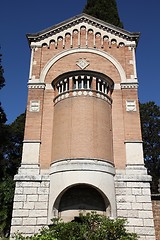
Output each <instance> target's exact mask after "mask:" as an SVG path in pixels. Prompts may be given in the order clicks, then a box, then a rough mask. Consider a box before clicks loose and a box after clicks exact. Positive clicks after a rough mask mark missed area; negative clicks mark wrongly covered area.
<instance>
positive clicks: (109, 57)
mask: <svg viewBox="0 0 160 240" xmlns="http://www.w3.org/2000/svg"><path fill="white" fill-rule="evenodd" d="M74 53H94V54H97V55H99V56H101V57H104V58H105V59H107V60H108V61H110V62H111V63H112V64H113V65H114V66H115V68H116V69H117V71H118V73H119V75H120V79H121V83H125V82H127V78H126V73H125V71H124V69H123V67H122V66H121V64H120V63H119V62H118V61H117V60H116V59H115V58H114V57H113V56H112V55H110V54H109V53H107V52H104V51H101V50H97V49H89V48H88V49H86V48H78V49H70V50H66V51H63V52H61V53H59V54H57V55H56V56H54V57H53V58H51V59H50V60H49V61H48V62H47V63H46V65H45V66H44V68H43V69H42V72H41V75H40V79H39V80H40V83H44V81H45V77H46V75H47V73H48V71H49V69H50V68H51V67H52V66H53V65H54V64H55V63H56V62H57V61H58V60H60V59H61V58H63V57H65V56H68V55H71V54H74Z"/></svg>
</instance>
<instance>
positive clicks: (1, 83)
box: [0, 54, 5, 89]
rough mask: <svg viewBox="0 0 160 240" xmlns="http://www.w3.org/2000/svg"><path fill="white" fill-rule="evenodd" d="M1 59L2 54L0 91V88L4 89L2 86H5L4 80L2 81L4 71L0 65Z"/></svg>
mask: <svg viewBox="0 0 160 240" xmlns="http://www.w3.org/2000/svg"><path fill="white" fill-rule="evenodd" d="M1 59H2V54H0V89H1V88H2V87H4V85H5V79H4V76H3V74H4V70H3V67H2V64H1V62H2V60H1Z"/></svg>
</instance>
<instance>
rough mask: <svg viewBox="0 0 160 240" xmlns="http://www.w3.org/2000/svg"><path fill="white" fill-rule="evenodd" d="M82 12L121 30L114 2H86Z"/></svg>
mask: <svg viewBox="0 0 160 240" xmlns="http://www.w3.org/2000/svg"><path fill="white" fill-rule="evenodd" d="M83 12H84V13H86V14H89V15H91V16H93V17H96V18H98V19H101V20H103V21H105V22H107V23H110V24H113V25H115V26H117V27H121V28H123V24H122V22H121V21H120V18H119V15H118V9H117V4H116V0H98V1H97V0H88V1H87V4H86V6H85V8H84V10H83Z"/></svg>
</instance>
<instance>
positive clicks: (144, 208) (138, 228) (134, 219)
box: [115, 166, 155, 240]
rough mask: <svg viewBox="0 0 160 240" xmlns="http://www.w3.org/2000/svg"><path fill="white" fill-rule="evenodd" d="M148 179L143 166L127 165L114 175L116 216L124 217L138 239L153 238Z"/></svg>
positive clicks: (146, 239) (129, 228)
mask: <svg viewBox="0 0 160 240" xmlns="http://www.w3.org/2000/svg"><path fill="white" fill-rule="evenodd" d="M150 181H151V177H150V176H148V175H147V172H146V169H145V168H144V167H143V166H127V167H126V170H125V171H122V172H120V171H117V174H116V176H115V188H116V202H117V217H121V218H126V219H127V221H128V223H127V229H128V230H129V231H131V232H135V233H137V234H138V236H139V237H140V240H148V239H149V240H155V230H154V221H153V211H152V202H151V193H150Z"/></svg>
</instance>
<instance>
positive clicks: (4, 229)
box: [0, 114, 25, 237]
mask: <svg viewBox="0 0 160 240" xmlns="http://www.w3.org/2000/svg"><path fill="white" fill-rule="evenodd" d="M24 121H25V114H21V115H20V116H19V117H18V118H17V119H16V120H15V121H14V122H13V123H12V124H4V123H3V124H1V132H0V133H1V138H0V206H1V207H0V237H4V236H8V235H9V230H10V224H11V217H12V206H13V197H14V187H15V185H14V181H13V177H14V175H15V174H16V173H17V170H18V167H19V166H20V162H21V155H22V142H23V135H24Z"/></svg>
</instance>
